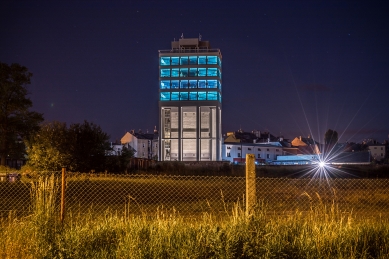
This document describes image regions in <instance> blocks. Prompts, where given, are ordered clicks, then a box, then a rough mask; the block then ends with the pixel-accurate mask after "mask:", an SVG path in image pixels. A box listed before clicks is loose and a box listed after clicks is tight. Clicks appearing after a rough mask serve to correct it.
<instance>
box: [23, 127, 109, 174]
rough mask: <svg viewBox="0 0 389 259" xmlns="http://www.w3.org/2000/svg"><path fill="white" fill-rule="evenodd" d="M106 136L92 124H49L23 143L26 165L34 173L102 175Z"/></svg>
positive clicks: (106, 145)
mask: <svg viewBox="0 0 389 259" xmlns="http://www.w3.org/2000/svg"><path fill="white" fill-rule="evenodd" d="M108 139H109V136H108V135H107V134H106V133H105V132H103V131H102V129H101V128H100V127H99V126H97V125H96V124H93V123H89V122H87V121H84V123H83V124H78V123H76V124H71V125H70V126H69V128H67V127H66V124H65V123H61V122H51V123H46V124H43V125H42V127H41V130H40V131H39V132H37V133H36V134H35V135H34V136H33V137H31V138H30V139H29V141H27V154H28V162H27V164H28V165H30V166H33V167H34V168H36V169H38V170H60V169H61V168H62V167H66V168H68V170H70V171H80V172H88V171H91V170H96V171H104V169H105V162H106V156H105V154H106V151H107V150H108V149H109V142H108Z"/></svg>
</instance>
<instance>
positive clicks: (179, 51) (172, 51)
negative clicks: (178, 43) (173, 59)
mask: <svg viewBox="0 0 389 259" xmlns="http://www.w3.org/2000/svg"><path fill="white" fill-rule="evenodd" d="M158 52H159V53H208V52H219V53H220V49H168V50H158Z"/></svg>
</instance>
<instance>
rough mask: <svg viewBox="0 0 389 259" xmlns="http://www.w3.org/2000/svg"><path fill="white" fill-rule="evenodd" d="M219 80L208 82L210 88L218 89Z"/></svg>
mask: <svg viewBox="0 0 389 259" xmlns="http://www.w3.org/2000/svg"><path fill="white" fill-rule="evenodd" d="M217 83H218V81H217V80H208V88H217Z"/></svg>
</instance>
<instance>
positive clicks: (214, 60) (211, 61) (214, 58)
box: [207, 56, 217, 65]
mask: <svg viewBox="0 0 389 259" xmlns="http://www.w3.org/2000/svg"><path fill="white" fill-rule="evenodd" d="M207 64H208V65H217V56H208V60H207Z"/></svg>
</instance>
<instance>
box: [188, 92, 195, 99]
mask: <svg viewBox="0 0 389 259" xmlns="http://www.w3.org/2000/svg"><path fill="white" fill-rule="evenodd" d="M189 100H191V101H196V100H197V92H189Z"/></svg>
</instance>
